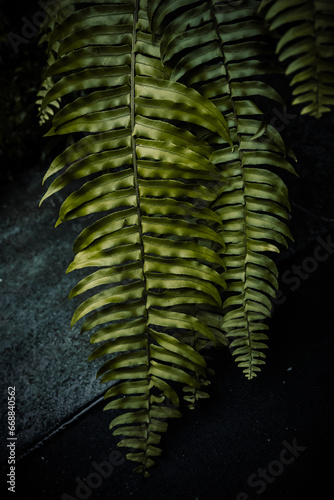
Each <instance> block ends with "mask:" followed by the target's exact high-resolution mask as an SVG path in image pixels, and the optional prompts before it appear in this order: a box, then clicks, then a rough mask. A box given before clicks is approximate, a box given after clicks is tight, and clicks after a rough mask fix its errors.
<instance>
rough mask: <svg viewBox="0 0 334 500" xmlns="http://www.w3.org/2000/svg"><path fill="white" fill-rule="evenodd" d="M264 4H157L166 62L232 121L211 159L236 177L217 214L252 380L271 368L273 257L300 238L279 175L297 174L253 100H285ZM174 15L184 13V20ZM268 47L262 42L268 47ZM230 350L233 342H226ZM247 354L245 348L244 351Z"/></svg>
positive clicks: (230, 317) (153, 7)
mask: <svg viewBox="0 0 334 500" xmlns="http://www.w3.org/2000/svg"><path fill="white" fill-rule="evenodd" d="M258 7H259V1H250V2H247V6H246V7H245V6H244V5H241V6H235V7H234V8H233V9H224V5H223V4H222V2H219V1H215V0H207V1H205V2H201V3H200V4H194V3H193V2H188V1H187V0H179V1H175V2H169V1H167V0H154V1H152V2H150V3H149V18H150V22H151V26H152V29H153V31H154V32H155V33H157V34H159V35H161V36H162V38H161V56H162V60H163V61H164V62H165V64H166V65H167V66H166V67H168V66H170V67H171V78H172V79H174V80H179V81H182V82H183V83H185V84H186V85H189V86H192V87H194V88H196V89H197V90H198V91H199V92H200V93H201V94H202V95H204V96H205V97H207V98H208V99H210V100H211V102H213V103H214V104H215V105H216V106H217V108H218V109H219V110H220V111H221V113H222V114H224V116H225V118H226V121H227V122H228V124H229V127H230V131H231V138H232V140H233V144H234V149H233V150H231V149H230V148H229V147H228V145H227V144H226V142H224V141H222V140H221V139H220V138H219V137H217V136H215V135H211V136H207V140H208V141H209V143H211V145H212V146H213V147H214V148H215V151H214V152H213V153H212V155H211V161H212V162H213V163H214V164H215V165H216V166H217V167H218V169H219V170H220V171H221V172H222V173H223V175H224V177H226V179H227V181H228V182H227V183H226V184H225V185H224V186H223V187H222V189H221V190H218V189H217V188H216V199H215V201H214V202H213V203H212V204H211V206H210V207H211V209H212V210H214V211H215V213H217V214H218V215H219V216H220V217H221V219H222V222H223V225H224V230H223V239H224V242H225V243H226V246H227V248H226V256H225V262H226V267H227V269H226V272H225V274H224V278H225V280H226V282H227V294H228V297H227V299H226V300H225V301H224V304H223V309H224V324H223V327H222V325H221V324H219V322H218V324H219V326H218V328H217V331H219V329H221V328H223V329H224V330H225V333H226V337H227V338H228V339H229V340H230V347H231V349H232V350H233V353H234V354H235V355H236V361H237V362H238V364H239V366H240V367H242V368H243V371H244V373H245V375H246V376H247V377H248V378H252V377H254V376H256V374H257V372H258V371H259V369H260V366H259V365H261V364H263V357H264V354H262V353H261V350H262V349H263V348H264V347H265V344H264V343H263V342H257V339H258V337H259V335H260V336H261V339H262V340H266V339H267V335H265V334H263V333H262V331H263V330H265V329H266V325H265V324H264V321H265V320H266V318H268V317H269V316H270V314H271V298H273V297H274V296H275V290H276V289H277V287H278V282H277V269H276V266H275V264H274V262H273V261H272V260H271V259H270V258H269V257H267V256H266V255H264V254H263V252H268V251H270V252H278V251H279V248H278V247H279V246H280V245H284V246H286V245H287V239H291V238H292V237H291V234H290V231H289V229H288V228H287V225H286V221H287V220H288V218H289V215H288V211H289V209H290V205H289V200H288V193H287V188H286V186H285V185H284V183H283V181H282V180H281V178H280V177H279V176H278V175H277V173H275V172H273V171H271V170H269V168H270V167H273V168H274V169H276V168H278V169H283V170H287V171H288V172H290V173H295V171H294V169H293V167H292V166H291V163H290V162H289V161H288V159H287V152H286V148H285V146H284V143H283V141H282V138H281V136H280V134H279V133H278V132H277V131H276V130H275V129H273V127H271V126H270V125H266V124H265V122H264V120H263V115H262V112H261V110H260V109H259V108H258V106H257V105H256V104H255V103H254V102H253V100H252V99H253V96H258V95H260V96H264V97H267V98H269V99H271V100H274V101H277V102H279V103H282V99H281V97H280V96H279V95H278V94H277V92H276V91H274V89H272V88H271V87H270V86H268V85H267V84H265V83H263V82H261V81H259V80H258V76H259V75H262V74H265V73H266V72H268V71H269V70H270V66H266V65H265V64H264V63H263V61H261V59H263V60H265V58H266V56H267V55H268V54H270V50H269V49H268V46H267V44H266V43H265V41H264V40H265V36H264V35H265V28H264V25H263V22H262V21H261V19H260V18H259V16H258V15H257V10H258ZM173 9H177V10H175V13H174V15H172V14H173ZM259 40H260V41H259ZM221 339H222V342H223V343H224V340H225V337H224V336H223V337H221ZM239 344H240V346H242V347H237V345H239Z"/></svg>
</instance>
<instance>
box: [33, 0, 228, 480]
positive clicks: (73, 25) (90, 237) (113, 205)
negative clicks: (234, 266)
mask: <svg viewBox="0 0 334 500" xmlns="http://www.w3.org/2000/svg"><path fill="white" fill-rule="evenodd" d="M92 4H94V5H92ZM60 5H61V6H63V8H64V9H65V8H68V6H74V7H75V11H74V12H73V13H72V14H70V15H68V16H66V18H65V20H64V21H63V22H60V23H59V24H58V25H57V26H56V27H55V28H54V29H53V30H52V31H50V32H49V33H48V35H47V40H48V50H49V53H51V52H53V54H54V62H52V63H51V65H50V66H49V68H48V70H47V72H46V74H45V79H46V81H48V79H49V78H52V79H53V81H54V84H53V85H52V87H51V88H50V89H49V90H48V92H47V93H46V94H45V96H44V99H43V103H42V110H43V109H46V108H47V107H48V106H50V105H51V103H53V102H55V101H57V100H58V99H61V100H62V103H63V104H62V108H61V109H60V111H58V112H57V114H56V115H55V116H54V118H53V121H52V128H51V130H50V131H49V133H48V135H52V134H68V133H71V134H77V133H85V134H86V136H85V137H83V138H80V139H78V141H77V142H76V143H75V144H73V145H71V146H70V147H69V148H68V149H66V150H65V151H64V152H63V153H62V154H61V155H60V156H58V157H57V158H56V159H55V160H54V162H53V163H52V165H51V166H50V168H49V170H48V172H47V174H46V175H45V179H47V178H49V177H50V176H53V175H56V178H55V179H54V180H53V182H52V183H51V184H50V186H49V188H48V190H47V192H46V194H45V195H44V197H43V200H45V199H46V198H48V197H49V196H51V195H52V194H54V193H55V192H58V191H60V190H61V189H63V188H64V187H65V186H67V185H71V184H72V182H73V181H76V182H79V183H80V182H82V183H81V184H80V187H79V188H78V189H77V190H75V191H73V192H72V193H71V194H70V195H69V196H68V197H67V199H66V200H65V201H64V203H63V204H62V206H61V208H60V213H59V219H58V221H57V224H60V223H61V222H63V221H67V220H70V219H74V218H77V217H84V216H86V215H92V214H97V215H96V217H97V218H96V220H95V222H94V223H93V224H92V225H90V226H89V227H86V228H85V229H84V230H83V231H82V232H81V234H80V235H79V236H78V238H77V240H76V242H75V244H74V251H75V254H76V255H75V258H74V260H73V262H72V263H71V264H70V266H69V268H68V271H73V270H75V269H80V268H97V269H95V270H93V272H92V273H91V274H89V275H87V277H85V278H84V279H82V280H81V281H80V282H79V283H78V284H77V285H76V286H75V287H74V289H73V290H72V292H71V297H74V296H77V295H80V294H86V293H89V292H92V291H93V292H94V294H93V295H92V296H89V297H88V298H86V299H85V300H84V301H83V302H82V303H81V305H80V306H79V307H78V308H77V310H76V311H75V313H74V316H73V319H72V324H74V323H76V322H77V321H79V320H81V319H82V318H84V317H85V318H86V319H85V321H84V323H83V325H82V331H91V332H92V335H91V342H92V343H93V344H99V345H98V346H97V348H96V349H95V350H94V351H93V352H92V354H91V356H90V359H98V358H100V357H102V356H103V357H104V359H105V362H104V364H103V365H102V367H101V368H100V370H99V372H98V376H99V377H101V382H113V383H114V382H116V383H115V384H114V385H112V386H111V387H110V389H109V390H108V391H107V393H106V397H107V398H111V399H112V400H111V402H110V403H109V404H108V405H107V406H106V408H109V409H121V410H122V411H123V413H122V414H121V415H120V416H118V417H116V418H115V419H114V420H113V421H112V422H111V424H110V427H111V428H112V429H113V430H114V434H115V435H120V436H123V439H122V440H121V442H120V443H119V445H120V446H126V447H128V448H130V449H131V451H130V453H128V454H127V458H129V459H130V460H133V461H135V462H137V463H138V464H139V465H138V467H137V468H136V470H137V471H138V472H143V473H144V475H145V476H148V475H149V473H148V469H149V468H150V467H151V466H152V465H153V463H154V457H155V456H157V455H159V454H160V451H161V450H160V448H159V442H160V437H161V433H162V432H164V431H165V430H166V428H167V423H166V421H165V420H166V419H167V418H169V417H177V416H179V411H178V409H177V407H178V405H179V398H178V395H177V393H176V392H175V390H174V388H173V384H174V382H175V383H178V384H181V386H184V387H185V390H186V391H188V390H189V387H190V388H191V389H190V390H191V391H193V392H194V391H200V390H201V387H202V385H203V381H205V376H206V363H205V360H204V358H203V357H202V355H201V354H200V353H199V352H198V348H195V347H196V346H195V344H196V342H197V339H199V341H200V339H203V338H204V339H210V340H211V341H212V342H215V335H214V333H213V330H211V329H210V328H209V327H208V326H207V324H205V323H204V322H202V321H200V320H199V319H198V318H197V317H196V316H197V315H198V312H199V311H203V314H204V315H205V314H207V312H208V311H212V310H217V311H218V310H219V309H220V308H221V305H222V303H221V296H220V295H221V290H222V288H223V287H224V280H223V278H222V268H223V265H224V263H223V260H222V252H223V251H224V242H223V240H222V237H221V232H220V229H221V218H220V217H219V214H218V213H217V212H215V211H214V210H212V209H210V208H209V204H210V203H212V202H213V201H214V199H215V192H214V191H213V190H212V189H211V188H210V183H212V178H213V177H214V178H215V182H218V184H220V185H221V184H222V181H223V179H222V176H221V174H220V173H219V171H218V169H217V167H216V166H215V165H214V164H213V163H212V162H211V161H210V160H209V157H210V155H211V153H212V151H213V148H212V146H209V145H208V144H207V143H206V142H205V141H204V140H201V139H199V138H198V137H196V136H195V135H193V133H192V132H191V130H195V129H197V128H200V129H201V130H206V131H207V132H208V131H210V133H215V134H217V137H221V140H222V141H224V142H225V141H229V135H228V132H227V124H226V121H225V119H224V118H223V116H222V114H221V113H220V112H219V110H218V109H217V108H216V107H215V105H214V104H213V103H212V102H210V100H208V99H207V98H206V97H204V96H201V95H200V94H199V93H198V92H197V91H196V90H194V89H189V88H187V87H186V86H185V85H183V84H182V83H179V82H175V81H170V80H169V76H170V75H169V70H168V69H167V68H164V67H163V65H162V64H161V61H160V51H159V46H158V45H157V44H155V43H153V41H152V37H151V34H150V31H149V24H148V20H147V16H146V11H145V7H146V5H145V3H144V2H142V1H140V2H139V0H126V1H122V2H118V1H114V0H113V1H106V2H104V1H94V2H91V1H90V2H87V1H84V0H75V1H71V0H65V1H64V2H63V3H62V4H60ZM59 12H60V13H61V12H62V11H61V8H60V10H59ZM183 123H185V126H184V127H182V124H183ZM187 129H189V130H187ZM45 179H44V180H45ZM43 200H42V201H43ZM197 347H198V346H197ZM191 397H193V398H195V399H196V398H198V397H200V392H199V393H198V394H197V395H196V394H195V395H194V394H192V396H191ZM190 399H191V398H190ZM168 402H170V403H171V404H172V405H173V407H171V405H170V404H169V403H168Z"/></svg>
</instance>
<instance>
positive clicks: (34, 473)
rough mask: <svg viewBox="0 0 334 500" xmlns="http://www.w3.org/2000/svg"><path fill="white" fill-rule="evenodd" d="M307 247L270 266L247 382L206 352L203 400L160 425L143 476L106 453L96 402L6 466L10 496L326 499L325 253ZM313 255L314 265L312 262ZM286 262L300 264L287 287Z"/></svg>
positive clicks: (333, 259) (110, 450)
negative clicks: (273, 294)
mask: <svg viewBox="0 0 334 500" xmlns="http://www.w3.org/2000/svg"><path fill="white" fill-rule="evenodd" d="M321 238H322V239H319V242H321V241H327V242H329V241H330V235H328V234H324V235H322V237H321ZM319 242H315V243H314V244H313V245H310V246H309V247H308V248H306V249H305V250H304V251H303V252H302V253H299V254H297V255H295V256H294V257H293V259H292V260H290V261H285V262H284V263H283V264H282V265H281V275H282V276H285V283H284V282H283V286H284V288H283V286H282V294H281V297H280V302H283V303H282V304H279V305H276V308H275V312H274V317H273V320H272V325H271V334H270V339H271V340H270V349H269V351H268V363H267V365H266V367H265V368H264V369H263V371H262V372H261V374H260V375H259V377H258V378H257V379H254V380H253V381H247V380H246V379H244V378H243V376H242V375H241V373H240V371H239V369H238V368H237V367H236V366H235V365H234V364H233V361H232V359H231V356H230V354H229V352H228V351H224V352H223V353H217V352H215V353H213V354H212V358H213V359H212V360H211V366H212V367H214V369H215V371H216V375H215V377H214V378H213V382H212V386H211V399H210V400H206V401H205V402H204V403H203V404H202V405H201V407H200V408H198V409H197V410H195V411H194V412H185V414H184V416H183V418H182V419H180V420H178V421H174V422H171V423H170V426H169V430H168V433H167V435H166V438H165V439H164V442H163V455H162V457H161V458H160V459H159V460H158V466H156V467H155V468H154V469H152V477H151V478H150V479H149V480H148V481H147V482H146V483H144V482H143V481H142V479H141V477H139V476H138V475H137V474H136V473H134V472H132V464H131V463H129V462H127V461H125V458H124V453H123V452H122V451H117V447H116V442H115V439H114V438H113V437H112V434H111V432H110V433H108V424H109V421H110V420H111V418H112V416H111V415H112V414H111V412H102V411H101V409H102V407H103V403H102V404H98V405H97V406H96V407H94V409H92V410H91V411H88V412H87V413H85V414H84V416H83V417H82V418H79V419H77V420H76V421H75V422H74V423H73V424H72V425H69V426H67V427H66V428H65V429H64V430H63V431H60V432H58V433H57V434H56V435H55V436H54V437H53V438H50V439H49V440H48V441H47V442H45V444H44V445H43V446H41V447H40V448H39V449H37V450H36V451H34V452H32V453H30V454H29V455H27V456H26V457H25V458H23V459H22V460H20V461H19V462H18V464H17V498H20V499H21V498H26V496H28V494H30V495H32V496H33V497H34V498H35V499H36V500H37V499H52V500H53V499H63V500H66V499H67V500H70V499H73V498H77V499H86V498H91V499H92V500H100V499H101V500H114V499H115V500H116V499H123V498H124V499H130V498H135V499H136V500H144V499H152V500H155V499H160V498H165V499H170V500H172V499H183V500H196V499H198V500H204V499H212V500H246V499H248V500H253V499H257V498H260V499H261V500H262V499H263V500H265V499H270V500H276V499H277V500H278V499H280V500H281V499H284V500H295V499H299V498H304V496H305V498H306V493H308V494H309V496H311V494H310V493H312V496H313V498H317V499H318V498H319V499H320V498H321V499H326V498H330V497H332V495H333V482H332V481H333V479H332V465H333V464H332V449H333V445H334V439H333V438H334V431H333V416H334V411H333V410H334V408H333V392H332V391H333V372H332V360H333V348H334V339H333V335H332V330H333V324H332V318H331V310H332V307H333V299H334V292H333V287H332V286H331V285H330V283H329V280H330V276H333V273H334V256H333V249H330V247H328V248H327V250H328V252H327V255H326V250H325V249H324V250H323V252H320V251H319V252H318V251H315V250H316V249H317V247H318V245H319ZM330 252H331V253H330ZM320 254H321V255H322V257H323V260H322V261H319V260H317V259H316V257H314V255H319V256H320ZM325 257H326V258H325ZM312 259H313V260H312ZM312 262H313V267H312V266H311V263H312ZM293 266H300V268H299V269H300V271H302V270H303V271H304V273H303V278H300V282H299V286H298V287H297V279H296V275H295V270H296V269H297V267H293ZM316 267H317V269H316ZM289 273H290V274H289ZM292 277H294V278H295V279H294V281H292ZM289 280H290V281H289ZM284 450H287V451H284ZM106 461H108V462H109V465H107V464H106V463H104V464H103V462H106ZM99 465H100V467H102V469H100V472H98V470H99ZM87 485H88V486H87Z"/></svg>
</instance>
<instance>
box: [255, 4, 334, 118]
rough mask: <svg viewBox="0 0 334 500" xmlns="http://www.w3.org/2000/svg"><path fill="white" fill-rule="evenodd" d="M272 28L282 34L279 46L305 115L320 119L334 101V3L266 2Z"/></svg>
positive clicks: (267, 14)
mask: <svg viewBox="0 0 334 500" xmlns="http://www.w3.org/2000/svg"><path fill="white" fill-rule="evenodd" d="M260 12H262V13H263V14H264V16H265V19H266V22H267V23H268V26H269V29H270V30H271V31H272V32H274V33H275V32H277V33H279V34H280V39H279V40H278V42H277V45H276V52H277V54H278V57H279V60H280V61H283V62H284V64H285V65H286V70H285V73H286V75H287V76H288V77H289V78H291V81H290V85H291V86H292V87H294V88H293V92H292V94H293V96H295V98H294V100H293V102H292V104H294V105H297V104H302V105H303V106H304V107H303V108H302V110H301V114H309V115H311V116H314V117H315V118H320V117H321V116H322V114H323V113H326V112H328V111H331V106H333V104H334V98H333V94H334V86H333V79H334V62H333V61H334V4H333V2H332V1H330V0H328V1H323V0H322V1H319V0H292V1H290V2H282V1H280V0H270V1H262V3H261V8H260Z"/></svg>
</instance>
